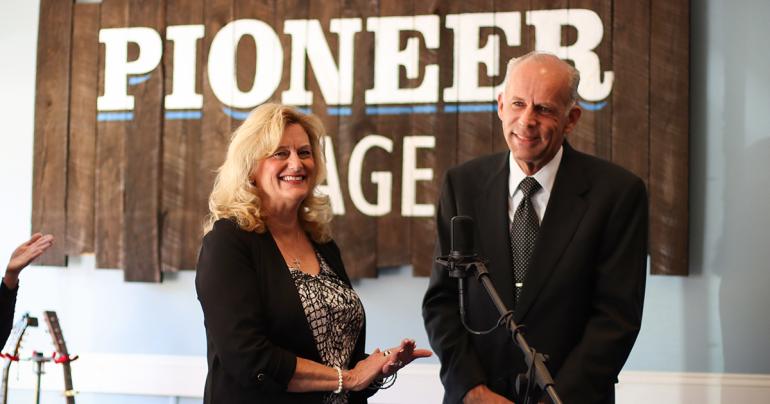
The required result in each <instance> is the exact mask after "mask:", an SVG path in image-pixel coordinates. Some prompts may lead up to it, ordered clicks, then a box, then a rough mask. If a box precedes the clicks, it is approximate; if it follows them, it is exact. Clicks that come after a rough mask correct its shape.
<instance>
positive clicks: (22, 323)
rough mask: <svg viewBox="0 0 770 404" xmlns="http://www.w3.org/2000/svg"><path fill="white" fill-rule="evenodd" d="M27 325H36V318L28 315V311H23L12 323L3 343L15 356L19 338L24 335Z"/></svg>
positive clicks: (19, 342)
mask: <svg viewBox="0 0 770 404" xmlns="http://www.w3.org/2000/svg"><path fill="white" fill-rule="evenodd" d="M27 327H37V318H35V317H32V316H30V315H29V313H24V314H23V315H22V316H21V318H20V319H19V320H17V321H16V323H15V324H14V325H13V329H12V330H11V335H10V336H9V337H8V342H6V344H5V346H7V347H10V352H11V355H13V356H16V355H17V354H18V353H19V348H21V339H22V338H23V337H24V332H26V331H27Z"/></svg>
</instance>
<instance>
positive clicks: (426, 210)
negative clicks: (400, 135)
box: [401, 136, 436, 217]
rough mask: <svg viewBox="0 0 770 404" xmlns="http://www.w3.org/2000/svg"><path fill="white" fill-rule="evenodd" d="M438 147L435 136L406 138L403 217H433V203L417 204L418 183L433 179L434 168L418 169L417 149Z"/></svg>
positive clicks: (403, 169) (402, 180) (402, 190)
mask: <svg viewBox="0 0 770 404" xmlns="http://www.w3.org/2000/svg"><path fill="white" fill-rule="evenodd" d="M434 147H436V138H435V137H433V136H404V163H403V166H402V169H401V176H402V179H401V183H402V184H403V185H402V187H401V215H402V216H417V217H431V216H433V214H434V211H433V209H434V208H433V204H432V203H417V181H430V180H432V179H433V169H432V168H417V148H431V149H432V148H434Z"/></svg>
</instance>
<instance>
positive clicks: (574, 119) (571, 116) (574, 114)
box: [564, 104, 583, 133]
mask: <svg viewBox="0 0 770 404" xmlns="http://www.w3.org/2000/svg"><path fill="white" fill-rule="evenodd" d="M581 115H583V109H582V108H580V107H579V106H578V105H577V104H575V105H574V106H572V108H570V110H569V112H568V113H567V125H565V126H564V133H571V132H572V130H573V129H575V125H577V123H578V121H579V120H580V116H581Z"/></svg>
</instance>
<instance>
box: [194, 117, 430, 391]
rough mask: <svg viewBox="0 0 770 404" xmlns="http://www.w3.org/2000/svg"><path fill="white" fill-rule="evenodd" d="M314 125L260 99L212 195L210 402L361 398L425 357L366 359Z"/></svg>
mask: <svg viewBox="0 0 770 404" xmlns="http://www.w3.org/2000/svg"><path fill="white" fill-rule="evenodd" d="M323 134H324V132H323V127H322V126H321V124H320V122H319V121H318V120H317V119H316V118H314V117H312V116H308V115H304V114H302V113H300V112H299V111H297V110H296V109H294V108H290V107H286V106H281V105H276V104H265V105H262V106H260V107H258V108H257V109H255V110H254V111H253V112H252V113H251V114H250V115H249V117H248V118H247V119H246V121H245V122H244V123H243V124H242V125H241V126H240V127H239V128H238V129H237V130H236V131H235V133H234V134H233V138H232V140H231V143H230V146H229V148H228V151H227V158H226V160H225V163H224V164H223V165H222V167H220V169H219V172H218V174H217V178H216V181H215V183H214V189H213V191H212V193H211V196H210V198H209V210H210V215H209V219H208V222H207V224H206V226H205V228H204V231H205V232H206V235H205V236H204V238H203V245H202V247H201V251H200V255H199V257H198V267H197V275H196V279H195V284H196V289H197V292H198V300H200V303H201V306H202V308H203V314H204V322H205V326H206V337H207V341H208V366H209V373H208V377H207V378H206V389H205V393H204V402H206V403H225V404H231V403H256V402H263V403H351V404H352V403H365V402H366V398H367V397H368V396H370V395H372V394H373V393H374V392H375V391H376V389H377V388H378V387H379V386H381V383H382V381H381V380H382V378H384V377H386V376H389V375H391V374H393V373H395V371H397V370H398V368H399V367H401V366H403V365H405V364H408V363H409V362H411V361H412V360H414V359H416V358H419V357H426V356H430V355H431V352H430V351H427V350H422V349H415V344H414V341H411V340H404V342H402V343H401V345H400V346H399V347H397V348H394V349H392V350H387V351H385V352H380V351H379V350H375V351H374V352H373V353H372V354H371V355H369V356H367V355H366V354H364V329H365V327H364V311H363V306H362V305H361V302H360V300H359V299H358V296H357V295H356V293H355V292H354V291H353V289H352V287H351V285H350V281H349V280H348V277H347V275H346V274H345V269H344V266H343V264H342V258H341V256H340V251H339V249H338V248H337V245H336V244H335V243H334V241H332V239H331V234H330V221H331V218H332V213H331V208H330V204H329V200H328V198H327V197H325V196H321V195H318V194H316V193H315V192H314V190H315V187H316V186H317V185H318V184H319V183H320V182H321V181H323V179H324V176H325V174H326V172H325V166H324V160H323V153H322V149H321V145H320V141H321V138H322V137H323Z"/></svg>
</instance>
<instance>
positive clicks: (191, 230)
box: [32, 0, 689, 282]
mask: <svg viewBox="0 0 770 404" xmlns="http://www.w3.org/2000/svg"><path fill="white" fill-rule="evenodd" d="M555 9H559V10H577V9H590V10H593V11H594V12H595V13H596V14H597V15H598V16H599V17H600V19H601V21H602V24H603V37H602V40H601V42H600V43H599V45H598V46H597V47H596V48H595V49H593V51H594V52H595V53H596V54H597V55H598V56H599V59H600V70H601V74H600V76H601V79H600V80H605V76H604V74H605V72H608V71H612V72H613V73H614V75H615V79H614V83H613V90H612V93H610V96H609V97H608V98H607V99H605V100H600V101H593V103H594V104H597V103H599V102H603V101H606V105H604V106H603V107H602V108H599V109H596V110H594V109H593V108H585V110H584V112H583V117H582V118H581V122H580V123H579V124H578V126H577V128H576V130H575V132H574V133H572V134H570V135H569V137H568V139H569V140H570V142H571V143H572V145H573V146H575V147H576V148H578V149H580V150H583V151H586V152H588V153H591V154H595V155H598V156H600V157H602V158H605V159H608V160H612V161H613V162H615V163H617V164H620V165H621V166H624V167H626V168H628V169H630V170H631V171H632V172H634V173H636V174H637V175H639V176H640V177H642V178H643V179H644V180H645V182H646V183H647V184H648V190H649V197H650V213H651V215H650V254H651V257H652V272H653V273H660V274H680V275H682V274H687V270H688V262H687V260H688V256H687V254H688V251H687V249H688V224H689V221H688V202H689V199H688V159H689V156H688V152H689V150H688V146H689V133H688V132H689V127H688V113H689V111H688V90H689V76H688V68H689V65H688V63H689V36H688V35H689V2H688V1H687V0H675V1H671V2H663V1H662V0H642V1H639V2H620V1H614V0H542V1H533V0H526V1H520V2H506V1H501V0H466V1H462V2H461V1H455V0H429V1H424V2H419V1H416V0H408V1H397V0H333V1H324V2H313V1H309V0H286V1H284V0H258V1H251V0H210V1H205V0H137V1H132V0H104V1H103V2H102V4H101V5H98V4H97V5H94V4H77V5H75V4H74V2H73V1H71V0H65V1H53V0H42V2H41V8H40V21H41V22H40V26H41V31H40V35H39V41H40V42H39V49H38V71H37V99H36V120H35V146H34V153H35V161H34V167H33V176H34V184H33V217H32V222H33V231H44V232H50V233H53V234H54V235H55V236H57V239H58V240H59V242H58V243H57V244H56V245H55V246H54V248H53V249H51V250H50V251H49V252H48V253H46V255H45V256H44V257H42V259H41V261H40V262H41V263H44V264H49V265H65V263H66V254H83V253H88V252H90V251H94V252H95V253H96V265H97V266H98V267H100V268H123V269H125V270H126V272H125V277H126V279H127V280H132V281H151V282H158V281H160V280H161V275H162V271H177V270H180V269H191V268H193V267H194V265H195V261H196V255H197V250H198V247H199V245H200V237H201V230H202V228H201V225H202V223H203V222H204V220H205V216H206V214H207V213H208V203H207V202H208V197H209V194H210V192H211V189H212V186H213V181H214V178H215V175H216V170H217V169H218V167H219V166H220V165H221V164H222V162H223V161H224V157H225V152H226V149H227V146H228V144H229V141H230V136H231V133H232V131H233V129H234V128H236V127H238V126H239V125H240V124H241V123H242V122H243V121H242V119H243V115H242V114H243V113H246V112H248V111H247V109H248V108H245V107H244V108H240V109H235V111H234V113H233V111H232V110H233V108H232V107H230V104H231V101H232V98H229V99H228V97H230V96H228V95H222V96H223V97H224V98H225V99H221V100H220V99H218V98H217V97H216V96H215V95H214V93H213V91H212V89H211V86H210V84H209V79H210V78H209V76H208V74H209V71H208V66H209V64H208V62H209V61H208V54H209V50H210V48H211V43H212V40H213V38H214V37H215V35H217V33H219V31H220V29H221V28H223V27H224V26H225V25H226V24H228V23H230V22H232V21H234V20H244V19H257V20H260V21H263V22H265V23H268V24H269V25H271V26H272V28H273V29H274V31H275V33H276V34H277V35H278V38H279V40H280V42H281V47H282V51H283V77H282V80H281V82H280V84H279V85H278V88H277V89H276V90H275V91H274V92H273V94H272V95H271V96H270V97H269V99H268V101H271V102H281V101H282V93H283V92H284V91H285V90H288V88H289V82H290V79H291V64H292V54H291V52H292V46H294V44H293V41H292V37H291V35H289V34H287V33H285V29H284V23H285V21H286V20H288V19H311V20H317V21H318V22H319V23H320V25H321V27H322V32H323V35H324V39H325V41H326V43H327V44H328V46H329V50H330V52H331V54H332V57H333V59H334V63H336V64H338V63H339V60H340V55H339V53H340V44H339V36H338V35H337V34H336V33H333V32H331V30H330V22H331V20H333V19H335V18H340V17H341V18H360V19H361V31H360V32H358V33H356V34H355V37H354V38H355V39H354V66H353V101H352V104H347V103H343V104H342V105H337V104H336V103H331V102H328V100H327V98H326V97H325V96H324V95H323V93H322V91H321V88H322V87H323V86H322V84H325V83H324V80H326V79H328V78H327V77H323V76H320V75H319V74H317V72H316V71H315V70H314V69H313V66H312V65H311V64H310V61H309V58H307V55H305V59H304V62H305V65H306V68H305V76H304V80H305V85H306V87H307V89H308V90H309V91H311V92H312V93H313V99H312V103H310V105H303V106H301V107H307V108H309V109H310V110H311V111H312V112H313V113H314V114H316V115H317V116H319V118H320V119H321V121H322V123H323V124H324V126H325V128H326V130H327V132H328V134H329V139H331V142H330V143H333V150H330V151H331V152H332V153H333V157H334V160H335V162H336V165H335V168H336V169H337V175H338V178H339V182H340V185H341V192H342V197H343V200H344V201H343V202H344V208H345V214H344V215H343V216H336V217H335V220H334V223H333V227H334V238H335V240H336V241H337V242H338V244H339V245H340V247H341V250H342V253H343V258H344V260H345V262H346V265H347V267H348V271H349V273H350V275H351V277H352V278H354V279H355V278H361V277H376V276H377V268H378V267H379V268H382V267H392V266H398V265H409V264H411V265H412V266H413V269H414V274H415V275H427V274H428V273H429V272H430V267H431V264H432V255H433V245H434V240H435V223H434V219H433V218H426V217H413V216H409V215H408V214H405V212H404V211H403V210H402V204H403V203H404V202H403V201H402V194H404V181H403V179H404V173H405V170H410V169H412V168H410V167H408V166H405V165H404V139H405V137H406V136H433V137H434V138H435V146H434V147H433V148H429V147H428V148H418V149H417V159H416V164H417V168H431V169H432V170H433V178H432V179H431V180H420V181H417V182H416V192H415V194H416V199H415V202H416V203H418V204H425V203H433V202H435V201H436V200H437V198H438V194H439V192H440V186H441V182H442V179H443V175H444V173H445V172H446V170H447V169H449V168H450V167H452V166H453V165H455V164H458V163H461V162H464V161H467V160H469V159H472V158H475V157H477V156H480V155H485V154H488V153H491V152H496V151H502V150H506V149H507V145H506V143H505V138H504V136H503V134H502V129H501V125H500V121H499V119H498V117H497V113H496V111H490V110H486V111H481V112H467V111H463V112H458V107H459V106H467V105H468V104H479V105H481V104H484V105H486V106H487V107H489V106H492V107H494V105H495V104H494V101H495V98H496V94H494V93H493V92H494V90H490V95H489V101H488V102H486V101H485V102H481V101H479V102H466V101H460V102H454V101H452V102H449V103H447V102H445V100H444V90H445V89H447V88H449V87H451V86H452V85H453V84H455V83H454V81H455V80H454V77H453V69H454V66H455V62H456V59H458V58H459V59H462V58H464V57H465V56H464V55H463V54H462V52H464V51H465V49H460V50H459V52H460V53H459V54H456V51H455V49H454V41H455V35H456V33H455V32H454V30H453V29H450V28H449V27H448V26H447V25H446V23H447V16H448V15H450V14H460V13H482V12H483V13H488V12H519V13H520V14H519V15H518V16H519V17H520V21H519V22H520V23H521V27H520V32H519V33H520V35H521V38H520V43H517V44H513V45H509V44H508V43H507V39H509V38H507V37H506V35H507V34H506V33H505V32H503V30H502V29H500V28H496V27H482V28H481V30H480V32H479V38H478V41H479V42H478V46H480V47H482V46H484V45H486V44H487V43H489V40H490V38H491V36H492V35H497V37H498V44H499V54H498V59H497V60H495V61H494V63H495V65H496V66H497V67H498V68H499V74H498V75H496V76H495V77H490V72H489V71H488V69H489V68H488V67H486V66H484V65H482V64H479V66H478V72H477V73H476V74H477V75H478V77H476V78H475V80H476V81H477V82H478V84H479V85H480V86H494V85H496V84H499V83H500V82H501V81H502V80H503V75H504V74H505V67H506V64H507V61H508V60H509V59H510V58H512V57H518V56H520V55H523V54H525V53H527V52H529V51H531V50H533V49H535V48H537V47H538V43H537V32H536V30H535V27H534V26H533V25H528V23H527V12H528V11H535V10H555ZM418 15H436V16H438V18H439V21H440V26H439V38H440V45H439V48H438V49H431V48H428V47H427V44H426V42H425V38H424V37H423V35H422V34H420V33H419V32H418V31H417V30H416V28H421V27H418V26H417V25H414V28H415V29H405V30H404V31H403V32H402V33H401V34H400V38H399V48H400V50H403V49H404V47H405V46H406V44H407V40H409V39H410V38H415V39H417V43H418V44H419V55H418V57H419V63H418V66H419V68H418V71H419V73H418V75H417V77H416V78H414V77H413V78H409V77H407V76H406V71H405V69H403V68H400V69H399V70H400V71H399V79H398V80H399V81H398V86H399V87H400V88H414V87H416V86H418V85H420V84H422V83H423V81H424V80H425V77H426V75H425V72H426V66H429V65H438V67H439V85H438V89H437V91H438V101H437V102H425V101H420V100H416V99H414V100H406V101H403V102H401V103H399V104H387V103H386V104H382V105H378V104H376V103H374V102H373V103H372V104H370V105H366V103H365V100H366V96H365V94H366V91H367V90H370V89H372V88H373V87H374V74H375V69H376V68H378V67H381V66H382V63H381V62H382V61H377V60H376V58H375V46H376V45H377V40H376V38H375V34H374V33H373V32H369V31H367V18H368V17H377V16H382V17H387V16H402V17H407V18H408V17H409V16H418ZM187 24H203V25H204V26H205V37H204V38H203V39H201V40H199V41H198V43H197V44H196V46H197V53H196V59H195V61H194V63H195V64H196V75H195V80H196V82H195V86H196V92H198V93H200V94H202V95H203V107H202V110H200V111H198V110H195V111H190V112H195V113H200V119H195V118H192V119H168V118H167V115H166V114H165V113H164V112H168V111H164V104H163V101H164V95H165V94H169V93H170V92H171V86H172V83H173V69H174V64H175V63H190V61H176V60H174V55H173V51H174V45H173V43H172V41H169V40H167V39H166V38H165V32H166V29H167V27H169V26H174V25H187ZM415 24H416V23H415ZM139 26H144V27H151V28H153V29H155V30H156V31H157V32H158V34H159V35H160V37H161V40H162V41H164V42H163V47H164V56H163V60H162V63H161V64H160V65H159V66H158V67H157V68H155V69H154V70H153V71H152V72H151V73H150V74H149V75H148V77H146V78H147V80H146V81H143V82H140V83H138V84H137V83H136V80H132V81H131V82H132V84H131V85H130V86H129V88H128V92H129V94H130V95H133V96H134V97H135V109H134V110H133V111H117V112H128V113H129V114H130V119H128V120H110V119H103V114H102V113H101V112H99V111H96V106H95V104H96V97H97V96H99V95H103V93H104V60H103V59H104V55H105V46H104V45H103V44H99V43H98V35H99V31H98V30H99V29H103V28H125V27H139ZM578 35H579V33H578V31H577V30H575V28H574V27H571V26H570V24H569V21H568V22H567V23H566V24H565V25H563V26H562V27H561V44H560V45H561V46H569V45H570V44H572V43H574V42H575V41H576V40H577V38H578ZM259 42H260V40H259V39H257V40H256V41H255V40H254V39H253V38H251V37H249V36H244V37H243V38H241V40H240V41H239V43H238V45H237V50H236V64H237V68H236V71H235V72H234V73H235V75H236V76H235V79H236V82H237V85H238V87H239V88H240V89H241V91H247V90H249V89H250V88H252V87H253V86H255V85H260V83H255V82H254V81H255V78H254V75H255V72H256V71H257V65H256V64H255V61H256V63H264V61H259V60H258V59H257V55H258V44H259ZM128 50H129V54H128V60H133V59H135V58H136V57H137V56H138V55H139V53H138V52H139V49H138V47H137V46H136V45H135V44H130V45H129V48H128ZM70 59H71V63H66V62H63V61H70ZM213 63H216V61H214V62H213ZM338 67H339V66H338ZM95 70H97V71H95ZM583 74H587V72H583ZM468 79H469V78H468V77H460V78H459V80H468ZM466 83H467V81H466ZM415 105H416V106H423V107H424V106H427V107H429V108H434V107H435V108H436V111H435V112H434V113H412V114H394V113H384V114H381V113H380V114H378V113H374V112H373V111H371V110H370V109H374V108H376V107H393V106H398V107H412V106H415ZM589 106H590V105H589ZM448 107H449V108H448ZM338 108H339V109H338ZM102 112H105V111H102ZM107 112H115V111H107ZM193 115H196V114H193ZM369 135H380V136H383V137H385V138H387V139H389V140H390V141H392V142H393V148H392V151H390V152H388V151H385V150H382V149H381V148H379V147H374V148H371V149H370V150H369V151H368V152H367V154H366V157H365V158H364V161H363V166H362V169H361V184H360V185H357V186H360V187H361V189H362V192H363V195H364V198H365V199H366V200H367V201H369V202H370V203H374V202H375V201H376V199H377V188H378V185H377V184H375V183H373V181H372V177H371V176H372V173H374V172H387V173H390V175H392V186H391V187H390V188H389V189H388V190H387V192H388V193H389V196H390V200H391V204H390V212H388V213H387V214H385V215H384V216H379V217H374V216H369V215H367V214H364V213H362V212H361V211H360V210H359V209H358V207H357V206H356V205H354V204H353V202H352V199H351V196H350V195H351V192H350V181H349V178H348V177H349V174H350V157H351V154H352V152H353V150H354V149H355V147H356V146H357V145H358V144H359V143H360V142H361V140H362V139H364V138H365V137H366V136H369ZM91 212H93V213H91Z"/></svg>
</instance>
